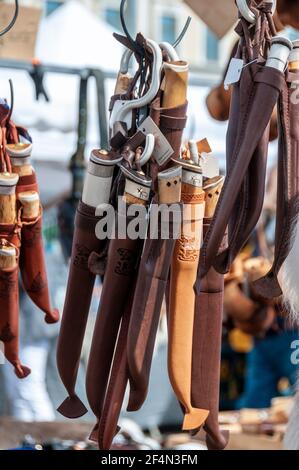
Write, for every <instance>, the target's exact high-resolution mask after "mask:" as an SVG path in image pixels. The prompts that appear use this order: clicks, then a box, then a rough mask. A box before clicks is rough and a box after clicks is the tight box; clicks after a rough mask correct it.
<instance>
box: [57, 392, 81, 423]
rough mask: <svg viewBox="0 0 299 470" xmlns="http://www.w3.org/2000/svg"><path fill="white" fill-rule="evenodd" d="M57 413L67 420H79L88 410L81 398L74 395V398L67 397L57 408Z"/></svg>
mask: <svg viewBox="0 0 299 470" xmlns="http://www.w3.org/2000/svg"><path fill="white" fill-rule="evenodd" d="M57 411H58V413H60V414H61V415H62V416H64V417H65V418H69V419H77V418H81V416H83V415H85V414H86V413H87V411H88V410H87V408H86V406H85V405H84V404H83V403H82V401H81V400H80V398H78V397H77V396H76V395H74V396H72V397H67V398H66V399H65V400H64V402H63V403H61V405H60V406H59V407H58V408H57Z"/></svg>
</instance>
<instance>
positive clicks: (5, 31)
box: [0, 0, 19, 37]
mask: <svg viewBox="0 0 299 470" xmlns="http://www.w3.org/2000/svg"><path fill="white" fill-rule="evenodd" d="M18 16H19V0H15V13H14V16H13V18H12V20H11V22H10V23H9V25H8V26H6V28H4V29H3V30H2V31H0V37H1V36H4V34H6V33H8V31H9V30H10V29H11V28H12V27H13V25H14V24H15V22H16V21H17V18H18Z"/></svg>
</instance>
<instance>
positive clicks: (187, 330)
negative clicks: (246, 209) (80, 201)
mask: <svg viewBox="0 0 299 470" xmlns="http://www.w3.org/2000/svg"><path fill="white" fill-rule="evenodd" d="M182 202H183V203H184V221H183V223H182V233H181V238H180V239H179V240H177V242H176V246H175V250H174V256H173V261H172V266H171V277H170V309H169V318H168V329H169V340H168V370H169V378H170V382H171V385H172V387H173V390H174V392H175V394H176V396H177V398H178V400H179V402H180V403H181V405H182V406H183V407H184V409H185V418H184V422H183V429H184V430H192V429H197V428H198V427H200V426H201V425H202V423H203V422H204V421H205V420H206V418H207V416H208V414H209V411H208V410H202V409H197V408H193V407H192V405H191V372H192V337H193V323H194V308H195V293H194V290H193V286H194V284H195V281H196V274H197V267H198V262H199V252H200V245H201V241H202V228H203V217H204V210H205V193H204V191H203V190H202V189H201V188H197V187H194V186H192V185H189V184H183V185H182Z"/></svg>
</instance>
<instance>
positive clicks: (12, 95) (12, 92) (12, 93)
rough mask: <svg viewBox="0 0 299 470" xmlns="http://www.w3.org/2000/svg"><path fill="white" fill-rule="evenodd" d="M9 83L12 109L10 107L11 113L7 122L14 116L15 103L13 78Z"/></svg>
mask: <svg viewBox="0 0 299 470" xmlns="http://www.w3.org/2000/svg"><path fill="white" fill-rule="evenodd" d="M8 83H9V88H10V107H9V113H8V116H7V122H9V121H10V118H11V115H12V112H13V107H14V101H15V98H14V97H15V95H14V89H13V83H12V79H11V78H10V79H9V80H8Z"/></svg>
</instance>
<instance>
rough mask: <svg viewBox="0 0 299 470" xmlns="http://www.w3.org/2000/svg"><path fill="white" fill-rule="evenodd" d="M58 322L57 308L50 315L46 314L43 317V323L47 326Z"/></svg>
mask: <svg viewBox="0 0 299 470" xmlns="http://www.w3.org/2000/svg"><path fill="white" fill-rule="evenodd" d="M58 321H59V311H58V310H57V308H54V309H53V310H52V311H51V313H50V314H47V315H46V316H45V322H46V323H48V325H51V324H53V323H57V322H58Z"/></svg>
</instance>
